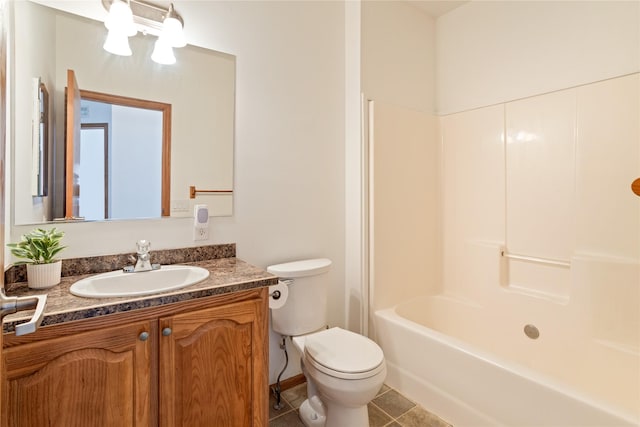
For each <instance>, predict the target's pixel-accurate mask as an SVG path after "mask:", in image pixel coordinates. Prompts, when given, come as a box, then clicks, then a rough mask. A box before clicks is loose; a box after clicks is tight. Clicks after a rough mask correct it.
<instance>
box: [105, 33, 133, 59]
mask: <svg viewBox="0 0 640 427" xmlns="http://www.w3.org/2000/svg"><path fill="white" fill-rule="evenodd" d="M102 48H103V49H104V50H106V51H107V52H109V53H113V54H114V55H121V56H131V53H132V52H131V48H130V47H129V38H128V37H127V35H126V34H125V33H123V32H121V31H118V30H109V33H108V34H107V40H105V42H104V45H102Z"/></svg>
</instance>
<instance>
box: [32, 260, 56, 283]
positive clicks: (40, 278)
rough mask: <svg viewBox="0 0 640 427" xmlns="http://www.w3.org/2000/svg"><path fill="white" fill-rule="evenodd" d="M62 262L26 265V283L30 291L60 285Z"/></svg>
mask: <svg viewBox="0 0 640 427" xmlns="http://www.w3.org/2000/svg"><path fill="white" fill-rule="evenodd" d="M61 272H62V261H61V260H60V261H56V262H52V263H51V264H27V282H28V283H29V287H30V288H32V289H45V288H50V287H52V286H55V285H57V284H58V283H60V274H61Z"/></svg>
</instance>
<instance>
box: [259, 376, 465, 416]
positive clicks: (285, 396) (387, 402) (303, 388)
mask: <svg viewBox="0 0 640 427" xmlns="http://www.w3.org/2000/svg"><path fill="white" fill-rule="evenodd" d="M306 398H307V384H306V383H305V384H300V385H298V386H296V387H293V388H291V389H289V390H285V391H283V392H282V404H284V408H282V409H281V410H279V411H276V410H275V409H273V404H274V403H275V397H274V396H273V395H271V396H270V398H269V427H304V424H302V421H300V418H298V408H299V407H300V405H301V404H302V402H304V400H305V399H306ZM369 426H370V427H452V426H451V425H450V424H448V423H447V422H446V421H443V420H442V419H440V418H438V417H437V416H436V415H434V414H432V413H430V412H428V411H426V410H425V409H423V408H422V407H421V406H419V405H416V404H415V403H414V402H412V401H411V400H409V399H407V398H406V397H404V396H403V395H401V394H400V393H398V392H397V391H396V390H394V389H392V388H391V387H388V386H386V385H383V386H382V389H380V392H379V393H378V395H377V396H376V398H375V399H373V401H372V402H371V403H369ZM344 427H357V426H344Z"/></svg>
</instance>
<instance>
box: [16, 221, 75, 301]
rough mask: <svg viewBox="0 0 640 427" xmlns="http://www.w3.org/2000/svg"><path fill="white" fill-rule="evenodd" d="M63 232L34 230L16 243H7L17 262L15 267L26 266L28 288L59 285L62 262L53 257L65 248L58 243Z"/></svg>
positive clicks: (53, 229)
mask: <svg viewBox="0 0 640 427" xmlns="http://www.w3.org/2000/svg"><path fill="white" fill-rule="evenodd" d="M62 237H64V232H63V231H59V230H57V229H55V228H52V229H51V230H45V229H43V228H36V229H34V230H32V231H30V232H29V233H28V234H25V235H23V236H22V240H21V241H20V242H18V243H9V244H8V245H7V246H8V247H9V248H10V249H11V253H12V254H13V256H15V257H16V258H18V259H19V260H18V261H17V262H16V263H15V264H16V265H20V264H27V281H28V283H29V287H30V288H35V289H43V288H50V287H52V286H55V285H57V284H58V283H60V273H61V271H62V261H61V260H57V259H56V258H55V256H56V255H57V254H58V253H60V251H61V250H63V249H64V248H65V247H66V246H62V245H61V244H60V241H61V240H62Z"/></svg>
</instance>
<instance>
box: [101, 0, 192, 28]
mask: <svg viewBox="0 0 640 427" xmlns="http://www.w3.org/2000/svg"><path fill="white" fill-rule="evenodd" d="M113 1H114V0H102V6H103V7H104V8H105V9H106V10H107V11H109V8H110V7H111V3H113ZM129 6H130V7H131V12H133V22H134V23H135V24H136V25H138V26H139V27H140V29H141V31H144V32H146V33H148V34H152V35H154V36H159V35H160V33H161V32H162V24H163V22H164V19H165V17H166V16H167V15H168V14H169V8H164V7H161V6H157V5H155V4H153V3H148V2H145V1H141V0H129ZM171 13H172V17H174V18H176V19H177V20H178V21H180V23H181V24H182V26H184V20H183V19H182V17H181V16H180V15H179V14H178V13H177V12H176V11H175V10H172V11H171Z"/></svg>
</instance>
